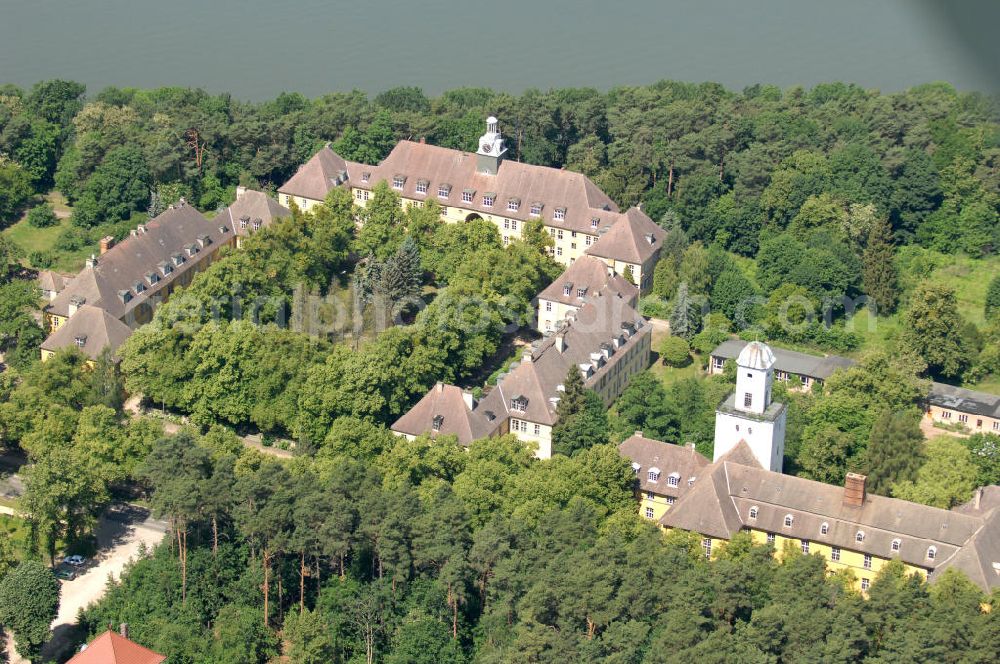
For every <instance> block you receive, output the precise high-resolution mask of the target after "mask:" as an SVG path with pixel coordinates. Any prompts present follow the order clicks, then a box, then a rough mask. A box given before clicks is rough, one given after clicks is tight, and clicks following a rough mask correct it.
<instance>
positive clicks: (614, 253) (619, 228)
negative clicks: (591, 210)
mask: <svg viewBox="0 0 1000 664" xmlns="http://www.w3.org/2000/svg"><path fill="white" fill-rule="evenodd" d="M666 236H667V232H666V231H665V230H663V229H662V228H660V227H659V226H657V225H656V224H655V223H653V220H652V219H650V218H649V217H647V216H646V213H644V212H643V211H642V210H640V209H638V208H629V209H628V211H627V212H625V213H624V214H622V215H621V217H620V218H619V220H618V221H617V223H615V224H614V225H613V226H612V227H611V228H610V229H609V230H608V231H607V232H606V233H604V234H603V235H601V237H599V238H598V239H597V242H595V243H594V244H592V245H590V248H588V249H587V251H586V253H587V254H589V255H591V256H600V257H601V258H613V259H615V260H619V261H624V262H626V263H634V264H636V265H640V264H642V263H645V262H646V261H647V260H649V259H650V258H651V257H652V256H653V255H654V254H656V253H657V252H659V251H660V247H661V246H662V245H663V238H665V237H666Z"/></svg>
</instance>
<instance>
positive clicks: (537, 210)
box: [529, 203, 542, 217]
mask: <svg viewBox="0 0 1000 664" xmlns="http://www.w3.org/2000/svg"><path fill="white" fill-rule="evenodd" d="M529 212H530V213H531V216H532V217H539V216H541V214H542V204H541V203H532V204H531V209H530V210H529Z"/></svg>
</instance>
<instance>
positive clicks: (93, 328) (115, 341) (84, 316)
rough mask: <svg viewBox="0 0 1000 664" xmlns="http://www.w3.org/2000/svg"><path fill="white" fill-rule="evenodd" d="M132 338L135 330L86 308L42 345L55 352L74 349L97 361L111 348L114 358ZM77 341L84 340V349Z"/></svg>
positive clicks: (104, 312)
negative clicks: (130, 337) (78, 349)
mask: <svg viewBox="0 0 1000 664" xmlns="http://www.w3.org/2000/svg"><path fill="white" fill-rule="evenodd" d="M131 334H132V330H131V329H130V328H129V326H128V325H126V324H125V323H123V322H121V321H120V320H118V319H117V318H115V317H114V316H112V315H111V314H109V313H108V312H106V311H105V310H103V309H101V308H99V307H95V306H92V305H89V304H85V305H83V306H82V307H80V308H79V310H77V312H76V313H75V314H73V316H72V317H70V319H69V320H68V321H66V323H65V324H63V325H62V326H61V327H60V328H59V329H57V330H56V331H55V332H53V333H52V334H50V335H49V337H48V338H47V339H46V340H45V341H43V342H42V350H48V351H52V352H55V351H57V350H59V349H60V348H66V347H68V346H74V347H79V348H80V350H82V351H83V353H84V355H86V356H87V357H89V358H90V359H92V360H96V359H97V358H98V357H99V356H100V355H101V352H102V351H103V350H104V349H105V348H110V349H111V353H112V355H114V353H115V352H116V351H117V350H118V348H119V347H120V346H121V345H122V344H123V343H125V340H126V339H128V338H129V336H130V335H131ZM78 338H80V339H82V340H83V346H80V345H79V344H77V342H76V340H77V339H78Z"/></svg>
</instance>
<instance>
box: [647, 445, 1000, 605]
mask: <svg viewBox="0 0 1000 664" xmlns="http://www.w3.org/2000/svg"><path fill="white" fill-rule="evenodd" d="M745 445H746V443H745V442H743V441H741V442H740V443H739V445H738V446H737V447H736V448H734V449H733V451H732V452H730V453H729V454H727V455H726V456H724V457H722V458H721V459H719V460H718V461H716V462H715V463H713V464H712V465H711V466H710V467H709V468H708V469H707V471H706V472H703V473H702V475H703V478H702V479H699V480H698V481H697V482H695V485H694V487H692V489H691V490H690V491H688V492H687V493H686V494H685V495H684V496H683V497H682V498H681V499H679V500H678V501H677V503H676V504H675V505H674V506H673V507H672V508H671V509H670V510H668V511H667V513H666V514H664V515H663V517H662V518H661V519H660V524H661V525H663V526H666V527H669V528H681V529H683V530H689V531H693V532H698V533H701V534H703V535H707V536H710V537H716V538H721V539H730V538H731V537H732V536H733V535H735V534H736V533H737V532H738V531H739V530H740V529H741V528H743V527H747V528H753V529H756V530H762V531H766V532H771V533H775V534H780V535H782V536H783V537H791V538H797V539H803V540H809V541H814V542H818V543H820V544H828V545H831V546H838V547H841V548H843V549H849V550H852V551H858V552H861V553H869V554H872V555H875V556H879V557H881V558H891V557H898V558H899V559H900V560H902V561H903V562H905V563H908V564H911V565H915V566H918V567H922V568H924V569H927V570H929V571H930V573H931V578H934V577H935V576H936V575H937V574H939V573H940V571H941V570H944V569H947V568H955V569H958V570H961V571H962V572H964V573H966V574H967V575H968V576H969V577H970V578H971V579H972V580H973V581H975V582H976V583H978V584H979V585H980V586H981V587H982V588H983V589H984V590H986V591H989V590H991V589H992V588H995V587H1000V507H998V506H996V505H992V506H991V507H989V509H981V510H979V511H978V512H977V511H976V510H973V509H971V508H969V507H968V506H963V507H962V508H960V509H958V510H952V511H949V510H943V509H939V508H936V507H929V506H927V505H920V504H917V503H911V502H908V501H905V500H899V499H896V498H886V497H884V496H876V495H871V494H869V495H868V496H867V497H866V498H865V500H864V502H863V504H862V505H861V506H860V507H858V506H852V505H850V504H849V503H848V502H846V501H845V489H844V488H843V487H839V486H833V485H830V484H824V483H822V482H815V481H813V480H807V479H803V478H800V477H793V476H791V475H784V474H782V473H776V472H772V471H769V470H765V469H763V468H761V467H760V466H757V465H749V464H747V463H746V461H747V459H746V458H745V457H746V455H745V454H739V455H736V456H734V453H736V452H738V450H739V449H740V447H741V446H745ZM751 507H756V508H757V512H756V517H755V518H752V519H751V518H750V508H751ZM786 516H791V517H792V525H791V526H785V525H784V524H785V517H786ZM824 523H825V524H826V525H827V533H826V534H825V535H824V534H823V533H822V529H821V526H822V525H823V524H824ZM859 532H861V533H862V534H863V536H862V540H861V541H860V542H859V541H858V540H857V537H858V533H859ZM894 540H899V550H898V551H893V550H892V543H893V541H894ZM930 547H934V549H935V553H936V555H935V558H934V559H933V560H930V559H928V557H927V552H928V549H929V548H930Z"/></svg>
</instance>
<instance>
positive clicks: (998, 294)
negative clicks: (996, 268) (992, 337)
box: [983, 274, 1000, 320]
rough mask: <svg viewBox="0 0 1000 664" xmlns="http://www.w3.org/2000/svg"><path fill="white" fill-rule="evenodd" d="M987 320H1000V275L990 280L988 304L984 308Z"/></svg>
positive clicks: (987, 295)
mask: <svg viewBox="0 0 1000 664" xmlns="http://www.w3.org/2000/svg"><path fill="white" fill-rule="evenodd" d="M983 313H985V314H986V320H993V319H997V320H1000V274H998V275H996V276H995V277H993V279H991V280H990V285H989V288H988V289H987V290H986V304H985V305H984V306H983Z"/></svg>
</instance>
